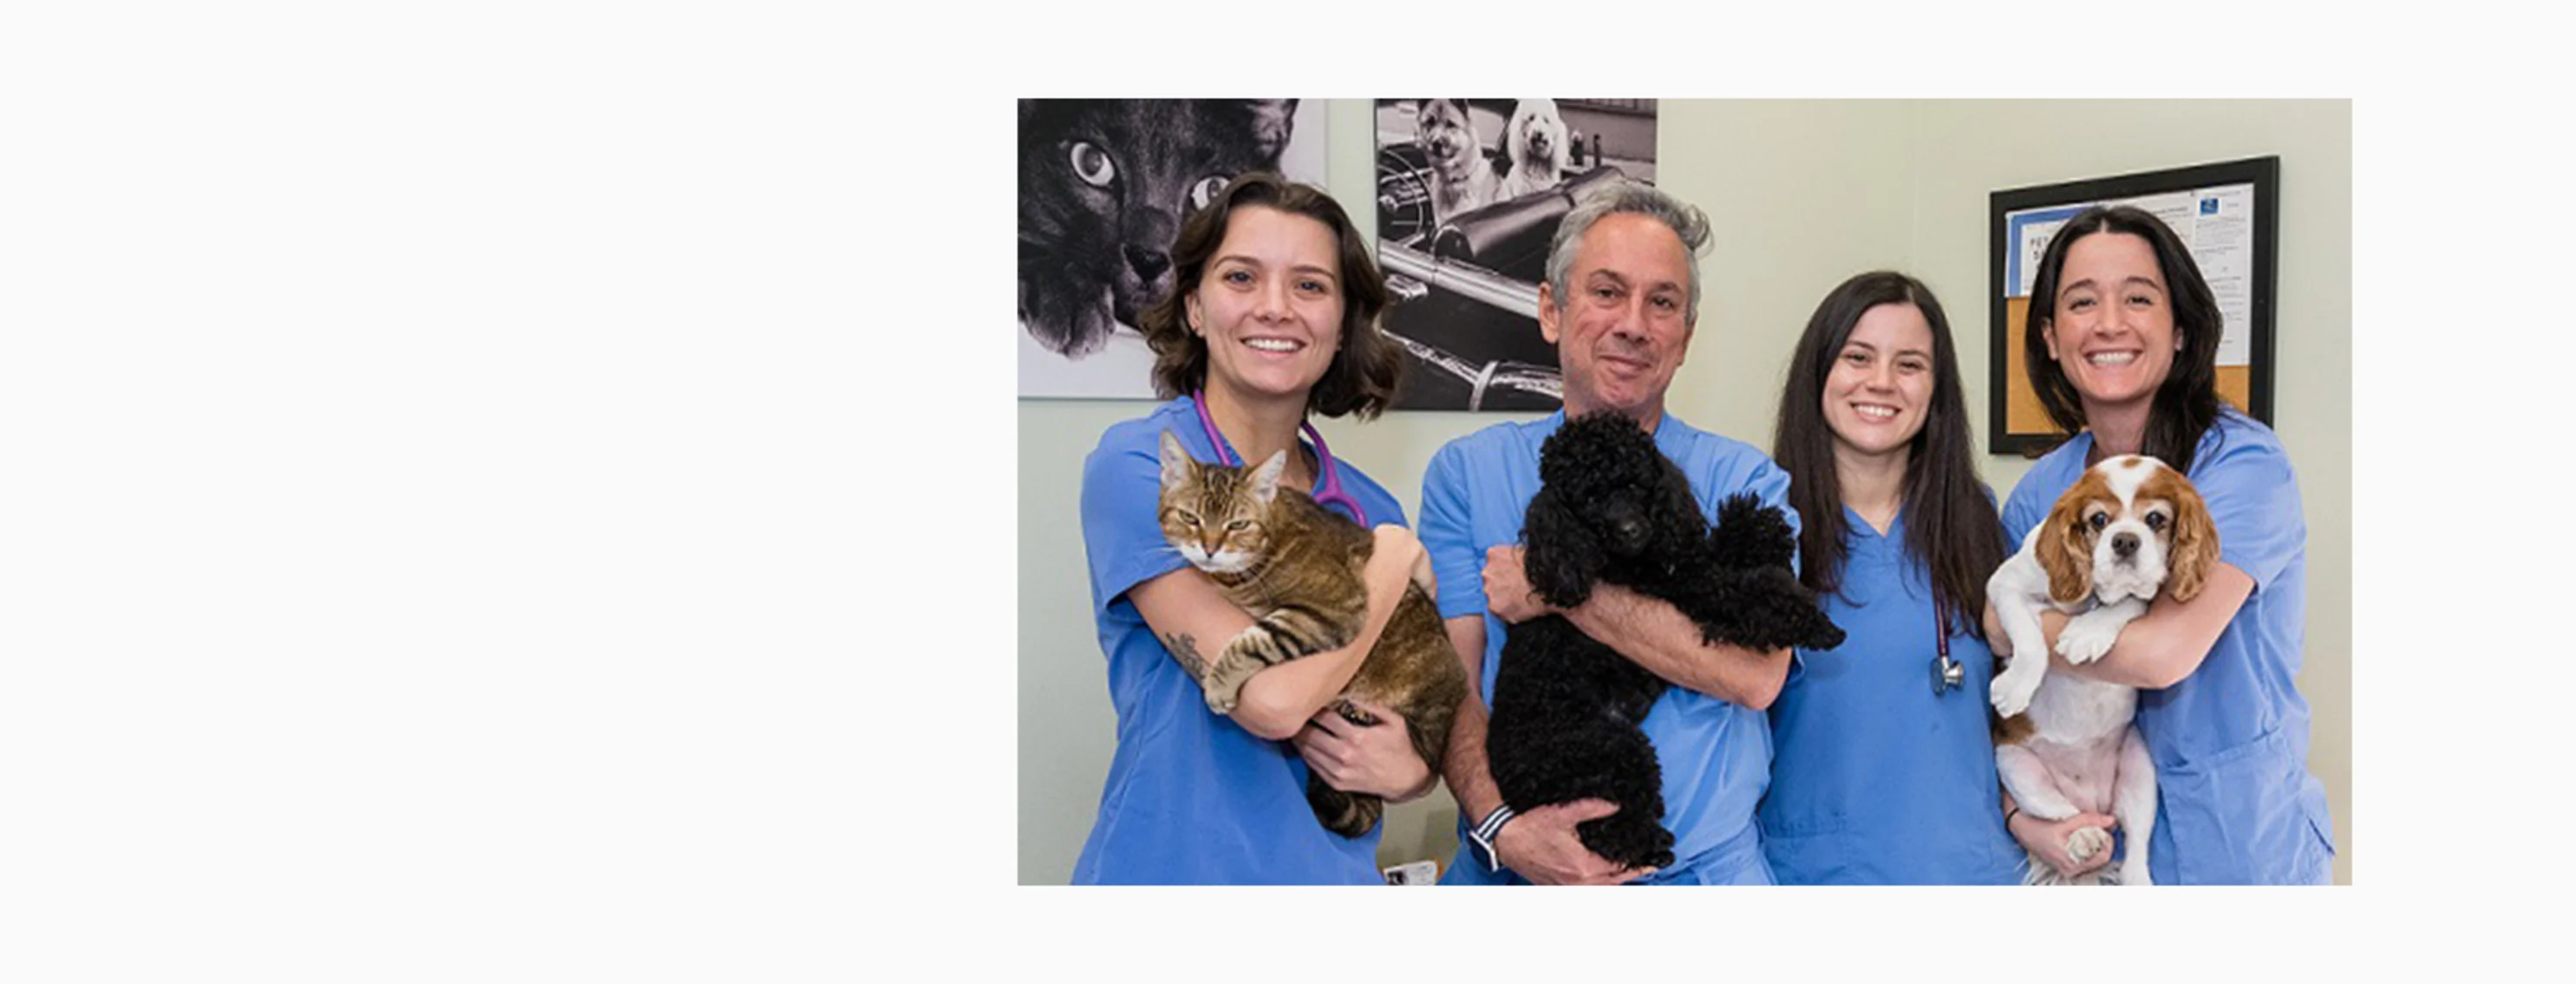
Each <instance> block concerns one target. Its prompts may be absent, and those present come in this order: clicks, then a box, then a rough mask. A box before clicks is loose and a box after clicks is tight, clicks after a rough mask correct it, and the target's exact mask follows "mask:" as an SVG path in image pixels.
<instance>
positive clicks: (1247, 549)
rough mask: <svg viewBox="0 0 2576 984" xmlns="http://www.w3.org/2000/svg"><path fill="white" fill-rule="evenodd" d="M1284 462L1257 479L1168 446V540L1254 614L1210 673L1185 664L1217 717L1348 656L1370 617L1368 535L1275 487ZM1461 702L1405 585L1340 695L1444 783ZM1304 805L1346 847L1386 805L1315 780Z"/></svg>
mask: <svg viewBox="0 0 2576 984" xmlns="http://www.w3.org/2000/svg"><path fill="white" fill-rule="evenodd" d="M1287 461H1288V459H1287V454H1286V452H1281V453H1279V454H1274V455H1272V456H1271V457H1270V459H1269V460H1267V461H1264V462H1262V463H1261V464H1260V465H1259V466H1256V467H1251V468H1235V467H1228V466H1225V465H1210V464H1203V463H1200V462H1198V461H1196V460H1193V459H1192V458H1191V457H1190V456H1189V453H1188V452H1187V451H1184V450H1182V448H1181V446H1180V442H1179V441H1178V440H1177V439H1175V438H1173V437H1172V435H1171V434H1169V433H1166V434H1164V435H1163V450H1162V462H1163V494H1162V501H1161V507H1160V514H1159V517H1160V520H1161V523H1162V528H1163V536H1164V538H1165V539H1167V540H1169V541H1171V543H1172V546H1173V547H1174V548H1175V549H1177V550H1179V551H1180V552H1181V555H1182V557H1183V558H1185V559H1187V560H1188V561H1189V562H1190V564H1191V566H1194V567H1197V568H1198V569H1199V570H1201V571H1204V572H1206V573H1207V575H1208V578H1209V579H1210V580H1212V581H1214V582H1216V585H1217V587H1218V588H1219V589H1220V590H1222V591H1223V592H1224V593H1225V596H1226V599H1227V600H1229V601H1232V602H1234V603H1235V605H1237V606H1238V607H1241V608H1242V609H1243V610H1244V611H1245V612H1246V613H1247V614H1250V615H1251V616H1252V617H1253V625H1252V627H1251V628H1249V629H1246V630H1244V632H1243V633H1242V634H1241V635H1238V636H1236V637H1234V638H1233V639H1231V640H1229V641H1227V642H1226V644H1225V646H1224V648H1223V649H1221V650H1219V651H1218V653H1217V656H1216V659H1215V661H1214V662H1213V663H1210V664H1208V665H1206V666H1203V667H1200V666H1192V665H1191V663H1190V662H1189V661H1187V660H1184V661H1183V662H1182V665H1183V666H1184V667H1185V668H1188V669H1190V670H1191V671H1192V675H1193V676H1195V677H1196V678H1197V679H1198V681H1199V687H1200V690H1201V692H1202V693H1203V694H1204V695H1205V697H1206V700H1207V705H1208V708H1209V709H1210V710H1213V711H1215V712H1217V713H1219V714H1224V713H1229V712H1231V711H1233V710H1234V708H1235V705H1236V703H1237V701H1238V700H1239V699H1240V697H1241V696H1242V693H1243V683H1244V681H1245V680H1248V679H1251V677H1252V675H1253V674H1255V673H1258V672H1260V671H1262V670H1263V669H1266V668H1269V667H1271V666H1275V665H1278V664H1280V663H1284V662H1287V661H1289V660H1292V659H1298V658H1301V657H1305V656H1311V655H1313V654H1316V653H1321V652H1330V651H1332V650H1335V649H1340V648H1342V647H1344V646H1347V645H1350V643H1351V640H1352V639H1353V638H1354V637H1356V636H1358V635H1359V632H1360V629H1361V628H1362V626H1363V625H1364V624H1365V623H1366V622H1367V619H1368V587H1367V584H1366V583H1365V582H1364V581H1363V580H1362V578H1361V572H1362V571H1363V569H1364V568H1366V567H1367V565H1368V559H1369V555H1370V553H1372V552H1373V551H1374V550H1375V548H1376V543H1375V540H1374V538H1373V537H1372V536H1371V535H1370V534H1369V532H1368V531H1367V530H1364V529H1361V528H1360V526H1359V524H1357V523H1354V522H1351V521H1350V520H1348V519H1345V518H1343V517H1342V516H1340V515H1339V514H1337V513H1334V512H1332V511H1330V510H1327V509H1325V508H1323V507H1322V506H1318V505H1316V504H1315V501H1314V500H1313V499H1311V498H1308V497H1307V495H1306V493H1304V492H1303V491H1300V490H1298V489H1294V488H1283V487H1282V486H1281V484H1280V481H1279V476H1280V473H1281V472H1282V471H1283V470H1284V469H1285V467H1286V465H1287ZM1466 693H1467V676H1466V670H1465V668H1464V667H1462V666H1460V665H1459V663H1458V655H1457V650H1456V649H1455V648H1453V647H1451V646H1450V644H1449V634H1448V632H1447V630H1446V629H1445V628H1444V627H1443V626H1442V625H1441V622H1440V614H1439V611H1438V609H1437V608H1436V607H1435V606H1434V605H1433V603H1432V600H1431V596H1430V595H1429V594H1428V593H1426V592H1425V591H1424V590H1423V586H1422V585H1420V584H1418V583H1417V584H1414V585H1410V586H1408V587H1406V588H1405V592H1404V598H1403V600H1402V601H1401V602H1399V603H1398V604H1397V606H1396V610H1395V612H1394V613H1393V614H1392V615H1391V616H1390V617H1389V618H1388V620H1387V625H1386V629H1385V631H1383V632H1381V633H1380V634H1379V635H1378V640H1377V645H1376V646H1374V647H1373V648H1371V649H1370V650H1369V654H1368V657H1367V659H1366V661H1365V662H1363V663H1362V664H1361V666H1360V670H1359V673H1358V674H1357V675H1356V676H1353V677H1352V678H1351V683H1350V686H1348V687H1346V688H1344V689H1343V691H1342V696H1343V697H1344V698H1354V697H1356V698H1359V699H1361V700H1366V701H1370V702H1372V703H1376V704H1381V705H1384V706H1386V707H1389V708H1393V709H1394V710H1395V711H1396V713H1398V714H1401V715H1403V716H1404V719H1405V723H1406V725H1407V729H1408V730H1409V731H1410V732H1411V733H1412V737H1413V747H1414V751H1415V752H1416V753H1418V754H1420V755H1421V756H1422V761H1423V762H1424V763H1425V764H1427V765H1429V766H1430V767H1431V770H1432V771H1433V772H1438V771H1439V770H1440V764H1441V756H1442V755H1443V754H1444V753H1445V752H1446V751H1447V748H1448V744H1449V725H1450V721H1451V719H1452V718H1453V717H1455V716H1456V714H1457V712H1458V702H1459V701H1460V700H1461V699H1463V698H1464V697H1465V696H1466ZM1334 709H1335V710H1336V711H1337V712H1339V713H1340V714H1341V715H1342V716H1343V717H1344V718H1346V719H1348V720H1351V721H1353V722H1356V723H1359V724H1375V723H1377V722H1376V720H1375V719H1374V718H1372V717H1370V716H1369V715H1367V714H1365V713H1363V712H1361V711H1360V710H1359V709H1358V708H1356V707H1353V706H1351V704H1350V703H1349V702H1348V700H1347V699H1345V700H1343V701H1339V702H1336V703H1335V705H1334ZM1306 799H1307V802H1308V804H1309V805H1311V806H1313V807H1314V808H1315V816H1316V818H1317V819H1319V820H1322V821H1323V823H1324V826H1325V827H1326V828H1328V829H1330V830H1332V831H1333V832H1335V833H1338V834H1341V835H1343V836H1345V837H1356V836H1359V835H1361V834H1364V833H1367V832H1368V831H1369V829H1370V828H1372V827H1375V826H1376V825H1377V821H1378V817H1379V816H1380V814H1382V813H1383V812H1384V810H1385V803H1384V802H1383V801H1381V800H1380V799H1379V798H1378V797H1376V796H1371V795H1367V794H1360V793H1346V792H1343V791H1341V790H1337V789H1333V788H1332V787H1330V786H1328V785H1325V784H1324V780H1323V778H1322V777H1321V776H1319V775H1314V774H1312V773H1310V774H1309V775H1308V780H1307V784H1306Z"/></svg>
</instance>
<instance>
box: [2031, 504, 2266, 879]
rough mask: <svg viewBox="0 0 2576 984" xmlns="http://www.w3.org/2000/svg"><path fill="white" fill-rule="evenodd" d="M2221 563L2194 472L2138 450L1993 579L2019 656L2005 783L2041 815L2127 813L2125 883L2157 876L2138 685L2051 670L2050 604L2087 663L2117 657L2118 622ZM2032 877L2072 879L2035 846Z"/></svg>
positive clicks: (2069, 645)
mask: <svg viewBox="0 0 2576 984" xmlns="http://www.w3.org/2000/svg"><path fill="white" fill-rule="evenodd" d="M2217 564H2218V528H2217V527H2216V526H2214V525H2212V523H2211V522H2210V518H2209V507H2208V505H2207V504H2206V503H2204V502H2202V501H2201V498H2200V493H2199V492H2198V491H2197V490H2195V489H2193V488H2192V485H2191V480H2190V479H2188V478H2185V477H2183V474H2182V473H2181V472H2178V471H2175V470H2173V469H2172V468H2171V467H2169V466H2167V465H2166V464H2165V463H2164V462H2161V461H2158V460H2156V459H2154V458H2150V457H2146V456H2144V455H2134V454H2132V455H2123V456H2121V457H2117V458H2112V459H2109V460H2107V461H2104V462H2102V463H2101V464H2098V465H2095V466H2093V467H2092V468H2090V469H2087V470H2086V471H2085V472H2084V475H2083V477H2082V478H2080V479H2078V480H2077V481H2076V483H2075V485H2074V487H2073V488H2070V489H2067V490H2066V494H2065V495H2063V496H2060V497H2059V498H2058V500H2057V505H2056V507H2055V508H2054V509H2052V510H2050V511H2049V514H2048V519H2047V520H2046V521H2045V522H2042V523H2040V524H2039V526H2038V527H2037V528H2035V529H2033V530H2031V531H2030V535H2029V536H2027V537H2024V538H2023V539H2022V543H2021V551H2020V552H2019V553H2016V554H2014V555H2013V556H2012V558H2011V559H2010V560H2007V561H2005V562H2004V565H2003V566H2002V567H2001V568H1998V569H1997V570H1996V571H1995V575H1994V577H1993V578H1992V579H1990V580H1988V581H1987V582H1986V596H1987V598H1989V599H1990V600H1991V601H1992V603H1993V605H1994V610H1995V620H1996V621H1997V622H1998V623H1999V624H2000V625H2001V627H2002V629H2003V632H2004V636H2005V638H2006V640H2007V641H2008V642H2009V643H2010V644H2011V650H2012V655H2011V656H2010V657H2009V662H2008V663H2007V664H2006V665H2005V666H2004V668H2003V670H2002V671H2001V672H1998V673H1996V674H1995V679H1994V686H1993V694H1992V699H1993V703H1994V707H1995V711H1996V713H1998V714H2000V715H2001V716H2002V717H2003V718H2004V719H2005V720H2003V721H2002V722H2001V723H2000V724H1999V725H1998V727H1997V729H1996V736H1995V766H1996V768H1997V770H1998V771H1999V772H2000V773H2001V775H2002V778H2003V784H2004V788H2005V789H2006V790H2009V791H2011V793H2012V796H2013V801H2014V802H2015V803H2017V804H2019V805H2020V807H2021V809H2022V810H2023V811H2024V812H2027V813H2029V814H2031V815H2032V816H2035V817H2038V818H2040V819H2042V820H2063V819H2065V818H2067V817H2070V816H2073V815H2075V814H2077V813H2081V812H2092V813H2107V814H2110V815H2111V816H2112V817H2114V818H2116V819H2118V820H2119V821H2120V829H2121V830H2122V831H2123V832H2124V833H2125V834H2126V839H2127V843H2128V850H2127V853H2126V855H2125V856H2124V857H2123V858H2122V860H2121V861H2120V864H2119V870H2118V872H2117V873H2116V874H2115V875H2112V876H2111V880H2112V881H2113V882H2114V883H2116V884H2121V885H2144V884H2147V883H2148V877H2147V837H2148V835H2149V833H2150V832H2152V831H2153V829H2154V827H2155V822H2156V771H2155V764H2154V763H2153V762H2151V761H2149V760H2148V758H2147V748H2146V744H2145V742H2144V741H2143V740H2141V739H2140V738H2139V736H2138V729H2137V728H2136V727H2135V726H2134V725H2132V724H2131V723H2130V722H2131V719H2132V718H2133V717H2135V715H2136V712H2137V704H2138V693H2137V691H2136V690H2134V689H2132V688H2129V687H2123V686H2119V685H2117V684H2110V683H2100V682H2096V681H2092V680H2085V679H2081V678H2078V677H2076V676H2075V675H2073V674H2067V673H2059V674H2053V675H2052V674H2050V673H2049V672H2048V643H2047V640H2046V637H2045V636H2044V635H2042V631H2041V627H2040V620H2039V618H2040V613H2041V611H2043V610H2044V609H2043V608H2042V606H2047V605H2053V606H2055V607H2056V608H2057V610H2059V611H2061V612H2065V613H2067V614H2069V615H2071V616H2073V618H2072V619H2070V620H2069V621H2068V622H2067V623H2066V629H2065V631H2063V632H2061V633H2060V634H2059V635H2058V637H2057V653H2058V655H2061V656H2064V657H2066V661H2067V662H2068V663H2071V664H2077V665H2081V664H2084V663H2089V662H2092V661H2094V660H2096V659H2099V658H2101V656H2102V654H2103V653H2106V652H2109V651H2110V649H2111V644H2112V643H2113V642H2115V641H2117V640H2118V639H2119V637H2120V630H2121V628H2122V627H2124V626H2126V625H2128V624H2129V620H2130V619H2134V618H2137V617H2138V616H2140V615H2143V614H2145V613H2146V611H2147V603H2148V602H2150V601H2152V600H2154V598H2155V596H2156V593H2157V592H2158V591H2163V592H2165V593H2168V594H2171V595H2172V596H2173V598H2174V600H2175V601H2190V600H2191V599H2192V598H2193V597H2195V596H2197V595H2199V594H2200V589H2201V585H2203V584H2204V583H2206V582H2207V579H2208V576H2209V572H2210V569H2211V568H2212V567H2215V566H2216V565H2217ZM1998 655H2001V647H1998ZM2066 848H2067V854H2068V855H2069V856H2070V857H2073V858H2074V859H2075V860H2078V861H2083V860H2088V859H2090V858H2092V857H2093V856H2094V855H2096V854H2097V853H2099V852H2102V851H2107V850H2110V849H2111V840H2110V835H2109V834H2108V833H2106V832H2104V831H2102V830H2101V829H2099V828H2094V827H2085V828H2081V829H2078V830H2077V831H2076V832H2075V833H2074V834H2073V835H2072V836H2070V837H2068V838H2067V844H2066ZM2108 871H2109V869H2108V868H2099V869H2095V871H2093V872H2091V873H2088V875H2086V876H2083V877H2082V878H2080V879H2079V880H2081V881H2086V882H2089V883H2093V884H2100V883H2102V879H2103V875H2104V874H2105V873H2106V872H2108ZM2025 880H2026V881H2028V882H2030V883H2032V884H2043V883H2057V882H2060V881H2061V880H2062V879H2061V876H2060V875H2059V874H2058V872H2057V870H2056V869H2055V868H2054V867H2052V866H2050V865H2049V864H2048V863H2047V862H2045V861H2042V860H2041V859H2040V857H2039V856H2038V855H2036V854H2034V855H2032V856H2031V859H2030V867H2029V871H2028V873H2027V877H2026V879H2025Z"/></svg>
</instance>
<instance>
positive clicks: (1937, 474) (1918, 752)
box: [1761, 271, 2107, 885]
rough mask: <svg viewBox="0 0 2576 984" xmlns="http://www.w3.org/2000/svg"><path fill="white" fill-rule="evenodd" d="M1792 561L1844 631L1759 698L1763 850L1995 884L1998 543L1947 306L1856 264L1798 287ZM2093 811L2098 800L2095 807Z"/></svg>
mask: <svg viewBox="0 0 2576 984" xmlns="http://www.w3.org/2000/svg"><path fill="white" fill-rule="evenodd" d="M1771 457H1772V460H1773V461H1776V462H1778V463H1779V464H1780V466H1781V467H1782V468H1785V469H1787V470H1788V472H1789V476H1790V479H1789V501H1790V503H1791V504H1792V505H1794V506H1796V507H1797V510H1798V516H1799V521H1800V522H1799V527H1800V530H1799V555H1800V577H1801V578H1803V579H1804V580H1805V581H1806V583H1807V585H1808V586H1809V587H1811V588H1814V589H1815V590H1816V592H1817V594H1818V595H1819V597H1821V598H1822V599H1823V601H1824V605H1825V612H1826V614H1828V615H1831V616H1832V617H1833V620H1834V622H1835V623H1836V624H1838V625H1841V626H1842V627H1843V628H1844V630H1845V631H1846V633H1847V635H1848V637H1847V638H1845V639H1844V640H1843V644H1842V645H1840V646H1837V647H1835V648H1833V649H1830V650H1824V651H1814V650H1801V651H1799V653H1798V656H1799V662H1800V665H1801V667H1802V669H1801V670H1800V672H1798V673H1796V674H1793V675H1792V676H1791V678H1790V680H1789V683H1788V685H1787V687H1786V688H1784V689H1783V690H1782V691H1781V693H1780V698H1779V700H1778V701H1777V702H1775V703H1773V704H1772V705H1771V732H1772V742H1773V745H1774V749H1775V751H1774V753H1773V756H1774V757H1773V759H1772V764H1771V788H1770V791H1769V793H1768V794H1767V795H1766V796H1765V797H1764V799H1763V801H1762V810H1761V817H1762V840H1763V849H1764V851H1765V853H1766V854H1767V856H1768V857H1769V859H1770V862H1771V869H1772V873H1773V875H1774V876H1775V877H1777V878H1778V879H1779V881H1780V883H1781V884H1784V885H1793V884H2008V883H2011V882H2014V881H2017V880H2019V876H2018V875H2017V874H2016V865H2017V864H2018V863H2019V861H2020V859H2021V857H2022V852H2021V851H2020V850H2019V849H2017V848H2015V847H2014V845H2013V842H2012V838H2011V837H2010V836H2009V835H2007V834H2006V833H2005V831H2004V817H2003V809H2002V807H2001V805H2000V800H1999V799H1998V796H1999V793H1998V790H1999V788H2000V787H1999V786H1998V785H1997V783H1996V778H1995V756H1994V746H1993V744H1992V743H1991V741H1990V739H1989V738H1988V735H1987V726H1986V715H1987V711H1986V700H1985V694H1986V681H1987V679H1988V678H1989V677H1990V676H1991V675H1992V674H1993V665H1992V658H1993V657H1992V656H1991V655H1990V654H1989V653H1988V651H1987V649H1986V644H1985V641H1984V640H1983V638H1981V633H1980V629H1979V626H1978V620H1977V617H1976V616H1977V613H1978V612H1981V611H1983V610H1984V609H1985V597H1986V579H1987V577H1989V576H1991V575H1992V574H1993V573H1994V570H1995V568H1996V566H1997V565H2000V564H2001V563H2003V559H2004V555H2005V554H2004V534H2003V526H2002V524H2001V523H1999V522H1998V521H1997V520H1996V516H1995V504H1994V496H1993V493H1991V492H1989V491H1988V490H1987V489H1986V487H1985V485H1984V484H1983V483H1982V482H1980V481H1978V479H1977V471H1976V464H1975V448H1974V446H1973V445H1972V444H1971V443H1970V442H1969V432H1968V416H1967V401H1966V399H1965V398H1964V397H1963V396H1962V395H1961V392H1960V383H1959V362H1958V357H1957V353H1956V351H1955V348H1954V346H1953V345H1952V342H1951V338H1950V324H1949V320H1948V318H1947V317H1946V316H1944V315H1943V313H1942V311H1941V302H1940V301H1939V300H1937V299H1935V298H1934V297H1933V296H1932V292H1931V290H1930V289H1928V288H1926V287H1924V286H1923V284H1922V283H1921V282H1919V281H1917V280H1915V279H1914V278H1912V277H1908V276H1906V275H1904V274H1901V273H1893V272H1887V271H1880V272H1874V273H1864V274H1861V275H1859V276H1856V277H1853V278H1851V279H1849V280H1846V281H1844V282H1843V283H1842V284H1841V285H1840V286H1837V287H1835V288H1834V289H1833V291H1832V292H1831V293H1829V294H1827V295H1826V296H1825V299H1824V301H1823V302H1822V303H1820V304H1818V305H1817V306H1816V312H1815V315H1814V316H1813V317H1811V318H1809V319H1808V322H1807V330H1806V333H1805V334H1804V335H1803V336H1801V337H1800V338H1799V340H1798V346H1797V350H1796V353H1795V354H1794V355H1793V356H1792V357H1791V362H1790V365H1789V378H1788V381H1787V383H1786V385H1784V386H1783V387H1782V388H1781V397H1780V419H1779V432H1778V434H1777V436H1776V438H1775V439H1774V440H1773V442H1772V449H1771ZM2106 819H2107V818H2106Z"/></svg>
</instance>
